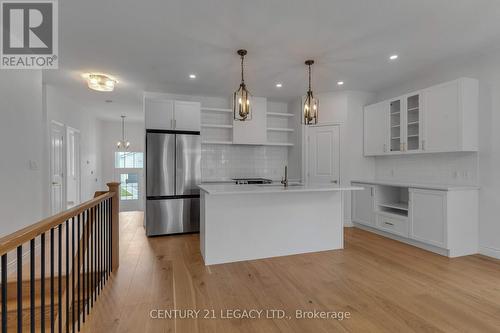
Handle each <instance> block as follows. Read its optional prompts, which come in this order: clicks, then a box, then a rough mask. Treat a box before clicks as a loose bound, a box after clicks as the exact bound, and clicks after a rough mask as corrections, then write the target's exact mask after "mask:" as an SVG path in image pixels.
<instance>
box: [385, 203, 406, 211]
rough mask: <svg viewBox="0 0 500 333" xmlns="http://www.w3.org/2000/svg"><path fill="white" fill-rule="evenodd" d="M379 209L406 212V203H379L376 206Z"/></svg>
mask: <svg viewBox="0 0 500 333" xmlns="http://www.w3.org/2000/svg"><path fill="white" fill-rule="evenodd" d="M378 205H379V206H381V207H387V208H393V209H399V210H408V203H407V202H391V203H380V204H378Z"/></svg>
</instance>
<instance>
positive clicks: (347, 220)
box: [344, 217, 354, 228]
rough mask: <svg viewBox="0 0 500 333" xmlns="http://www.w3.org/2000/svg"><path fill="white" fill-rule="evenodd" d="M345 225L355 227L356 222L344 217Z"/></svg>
mask: <svg viewBox="0 0 500 333" xmlns="http://www.w3.org/2000/svg"><path fill="white" fill-rule="evenodd" d="M344 227H345V228H351V227H354V224H352V221H351V219H350V218H347V217H346V218H344Z"/></svg>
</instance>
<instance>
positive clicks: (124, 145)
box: [116, 116, 130, 150]
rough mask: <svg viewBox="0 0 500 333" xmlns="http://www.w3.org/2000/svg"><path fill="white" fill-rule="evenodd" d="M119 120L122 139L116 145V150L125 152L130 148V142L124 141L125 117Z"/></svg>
mask: <svg viewBox="0 0 500 333" xmlns="http://www.w3.org/2000/svg"><path fill="white" fill-rule="evenodd" d="M121 118H122V139H121V140H120V141H118V142H117V143H116V148H117V149H125V150H127V149H128V148H129V147H130V141H127V140H125V118H126V116H121Z"/></svg>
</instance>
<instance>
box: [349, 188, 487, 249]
mask: <svg viewBox="0 0 500 333" xmlns="http://www.w3.org/2000/svg"><path fill="white" fill-rule="evenodd" d="M352 184H353V185H355V186H360V187H363V188H364V190H362V191H353V192H352V214H351V216H352V222H354V224H355V225H357V226H359V227H362V228H364V229H366V230H368V231H373V232H377V233H379V234H382V235H385V236H388V237H392V238H395V239H397V240H400V241H402V242H406V243H408V244H411V245H415V246H418V247H421V248H424V249H427V250H430V251H433V252H436V253H439V254H442V255H446V256H449V257H458V256H464V255H470V254H475V253H477V252H478V238H479V222H478V220H479V211H478V205H479V196H478V194H479V191H478V189H477V188H474V187H470V188H467V187H464V188H452V189H448V190H447V189H421V188H412V187H409V186H408V187H405V186H402V185H398V186H393V185H390V184H388V185H380V184H366V183H361V182H353V183H352ZM365 227H366V228H365ZM391 235H396V236H391Z"/></svg>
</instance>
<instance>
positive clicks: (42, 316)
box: [40, 233, 45, 333]
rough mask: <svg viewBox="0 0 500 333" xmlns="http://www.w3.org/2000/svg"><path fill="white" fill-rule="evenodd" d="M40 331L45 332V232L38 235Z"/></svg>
mask: <svg viewBox="0 0 500 333" xmlns="http://www.w3.org/2000/svg"><path fill="white" fill-rule="evenodd" d="M40 242H41V243H40V252H41V256H40V295H41V298H40V331H41V332H42V333H45V233H43V234H42V235H41V236H40Z"/></svg>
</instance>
